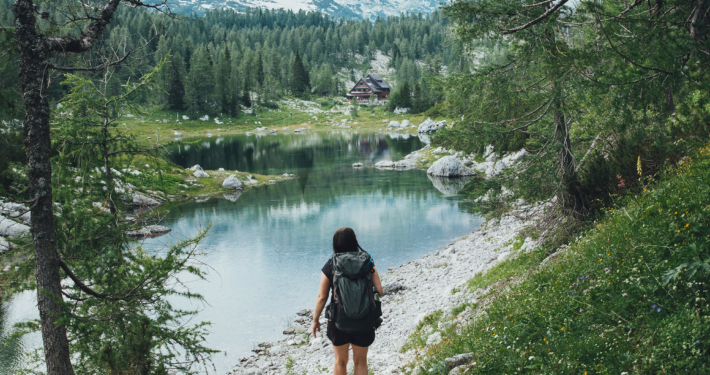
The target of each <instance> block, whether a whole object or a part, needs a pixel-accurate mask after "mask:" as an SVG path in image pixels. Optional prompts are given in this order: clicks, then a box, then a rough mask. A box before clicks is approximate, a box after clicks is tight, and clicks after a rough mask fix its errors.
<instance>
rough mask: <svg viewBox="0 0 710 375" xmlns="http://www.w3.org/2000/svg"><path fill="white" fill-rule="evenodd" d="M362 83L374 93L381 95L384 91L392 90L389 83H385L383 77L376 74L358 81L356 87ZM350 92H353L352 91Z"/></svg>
mask: <svg viewBox="0 0 710 375" xmlns="http://www.w3.org/2000/svg"><path fill="white" fill-rule="evenodd" d="M360 81H362V82H365V84H367V85H368V86H370V89H371V90H372V92H373V93H380V92H382V90H390V89H391V87H390V85H389V84H388V83H387V82H385V80H384V79H382V77H380V76H379V75H377V74H374V73H373V74H368V75H367V77H365V78H361V79H360V80H359V81H357V83H356V84H355V86H357V85H358V84H360ZM354 88H355V87H353V89H354ZM350 91H352V89H351V90H350Z"/></svg>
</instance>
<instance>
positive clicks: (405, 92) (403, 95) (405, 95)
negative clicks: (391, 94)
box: [397, 81, 412, 108]
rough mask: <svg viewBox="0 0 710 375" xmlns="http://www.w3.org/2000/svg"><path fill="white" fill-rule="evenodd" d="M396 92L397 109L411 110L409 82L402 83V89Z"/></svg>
mask: <svg viewBox="0 0 710 375" xmlns="http://www.w3.org/2000/svg"><path fill="white" fill-rule="evenodd" d="M398 91H399V95H397V98H398V103H397V107H400V108H412V91H411V90H410V89H409V82H407V81H404V83H403V84H402V87H401V88H400V89H399V90H398Z"/></svg>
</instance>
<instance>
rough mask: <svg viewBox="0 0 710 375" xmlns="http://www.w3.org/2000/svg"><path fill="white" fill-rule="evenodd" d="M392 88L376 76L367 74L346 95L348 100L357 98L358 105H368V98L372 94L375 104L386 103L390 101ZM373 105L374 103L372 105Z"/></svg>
mask: <svg viewBox="0 0 710 375" xmlns="http://www.w3.org/2000/svg"><path fill="white" fill-rule="evenodd" d="M391 89H392V88H391V87H390V85H389V84H388V83H387V82H385V80H384V79H382V77H380V76H378V75H377V74H369V75H368V76H367V77H365V78H361V79H360V80H359V81H358V82H357V83H356V84H355V87H353V88H352V89H351V90H350V92H349V93H348V95H347V96H348V98H357V100H358V102H360V103H369V102H370V96H371V95H373V94H374V98H375V101H376V102H387V101H389V99H390V90H391ZM372 104H374V103H372Z"/></svg>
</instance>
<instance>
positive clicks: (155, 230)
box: [126, 225, 171, 238]
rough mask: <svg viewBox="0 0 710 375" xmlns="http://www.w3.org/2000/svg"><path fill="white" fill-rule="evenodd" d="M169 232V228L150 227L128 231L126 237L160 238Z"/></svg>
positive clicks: (160, 226)
mask: <svg viewBox="0 0 710 375" xmlns="http://www.w3.org/2000/svg"><path fill="white" fill-rule="evenodd" d="M170 231H171V229H170V228H168V227H165V226H162V225H150V226H147V227H145V228H141V229H137V230H132V231H128V232H126V236H127V237H131V238H149V237H160V236H162V235H164V234H167V233H170Z"/></svg>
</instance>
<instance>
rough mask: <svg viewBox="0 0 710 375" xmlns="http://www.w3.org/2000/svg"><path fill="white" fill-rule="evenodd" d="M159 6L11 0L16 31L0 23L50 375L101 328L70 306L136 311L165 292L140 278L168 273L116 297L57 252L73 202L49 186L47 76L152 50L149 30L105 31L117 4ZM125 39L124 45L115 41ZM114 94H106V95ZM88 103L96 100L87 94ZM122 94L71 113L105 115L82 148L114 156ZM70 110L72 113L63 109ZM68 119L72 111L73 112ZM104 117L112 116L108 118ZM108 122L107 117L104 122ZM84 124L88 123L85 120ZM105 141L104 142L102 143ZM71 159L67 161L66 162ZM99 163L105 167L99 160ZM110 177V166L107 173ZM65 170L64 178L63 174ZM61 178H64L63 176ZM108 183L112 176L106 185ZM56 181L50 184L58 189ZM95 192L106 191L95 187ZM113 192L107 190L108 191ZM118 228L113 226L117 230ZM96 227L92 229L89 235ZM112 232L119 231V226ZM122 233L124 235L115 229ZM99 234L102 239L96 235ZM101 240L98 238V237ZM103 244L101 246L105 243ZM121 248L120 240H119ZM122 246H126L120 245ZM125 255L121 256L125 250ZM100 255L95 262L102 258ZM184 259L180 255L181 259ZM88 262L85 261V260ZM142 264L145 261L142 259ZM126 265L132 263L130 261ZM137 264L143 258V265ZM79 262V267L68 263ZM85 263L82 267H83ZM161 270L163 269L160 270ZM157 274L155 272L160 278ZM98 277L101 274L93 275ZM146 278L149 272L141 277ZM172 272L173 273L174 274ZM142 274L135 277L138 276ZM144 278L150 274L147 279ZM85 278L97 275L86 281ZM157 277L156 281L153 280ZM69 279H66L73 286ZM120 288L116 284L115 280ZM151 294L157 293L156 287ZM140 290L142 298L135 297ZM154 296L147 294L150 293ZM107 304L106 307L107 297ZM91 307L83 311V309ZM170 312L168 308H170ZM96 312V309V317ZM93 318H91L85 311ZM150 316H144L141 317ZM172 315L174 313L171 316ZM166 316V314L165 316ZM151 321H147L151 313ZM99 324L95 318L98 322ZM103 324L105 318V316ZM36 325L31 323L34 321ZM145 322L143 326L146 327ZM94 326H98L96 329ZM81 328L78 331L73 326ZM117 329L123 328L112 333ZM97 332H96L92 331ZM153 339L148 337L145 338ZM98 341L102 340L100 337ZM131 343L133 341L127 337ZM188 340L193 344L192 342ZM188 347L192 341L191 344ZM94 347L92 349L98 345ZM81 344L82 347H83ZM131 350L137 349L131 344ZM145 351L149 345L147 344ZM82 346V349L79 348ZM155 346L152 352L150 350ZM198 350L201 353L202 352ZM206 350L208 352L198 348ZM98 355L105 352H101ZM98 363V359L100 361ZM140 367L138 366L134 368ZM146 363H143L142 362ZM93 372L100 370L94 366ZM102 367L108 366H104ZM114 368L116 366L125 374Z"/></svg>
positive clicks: (107, 0)
mask: <svg viewBox="0 0 710 375" xmlns="http://www.w3.org/2000/svg"><path fill="white" fill-rule="evenodd" d="M162 5H164V4H152V5H150V4H145V3H143V2H141V1H139V0H96V1H89V2H84V1H82V2H80V1H68V2H63V3H52V2H49V3H47V2H41V3H35V1H33V0H16V1H15V3H14V4H13V5H12V13H13V15H14V28H9V29H8V28H5V27H3V28H2V30H1V32H3V33H4V34H5V35H6V36H8V38H7V39H9V40H10V41H11V42H12V43H13V44H14V48H15V49H16V51H17V54H18V59H19V64H18V71H17V74H18V77H19V82H18V86H19V89H20V92H22V101H23V104H24V112H25V116H24V121H23V125H24V138H25V139H24V145H25V151H26V158H27V162H26V167H27V178H28V187H29V189H28V196H29V200H28V201H27V202H26V203H28V205H29V207H30V208H29V210H30V213H31V222H30V224H31V230H30V235H31V240H32V241H31V248H32V249H33V252H34V257H33V259H32V261H33V264H34V279H35V284H34V288H35V289H36V293H37V307H38V310H39V322H38V324H37V327H38V328H37V329H38V330H41V334H42V343H43V354H44V360H43V362H44V364H45V366H46V373H47V374H48V375H72V374H74V373H75V368H74V366H73V364H72V358H76V357H75V355H76V354H77V353H73V352H71V351H70V350H71V348H72V347H76V345H82V344H81V342H82V341H84V340H87V339H91V340H92V341H94V343H96V342H95V340H94V339H98V337H101V335H103V334H104V333H106V332H103V333H102V332H94V335H84V334H85V333H86V332H81V329H83V328H87V329H88V328H89V326H84V325H81V319H75V318H74V317H75V315H73V314H78V311H77V310H72V306H74V307H79V308H81V306H84V307H86V308H87V309H90V306H92V305H93V304H92V303H91V301H94V300H95V301H99V302H98V303H97V304H96V305H94V306H98V307H97V308H98V309H99V310H101V311H104V312H105V311H106V310H105V309H106V308H110V306H117V305H116V304H115V302H117V301H123V302H125V303H126V304H127V305H132V306H134V307H137V308H140V306H144V305H143V304H144V303H146V302H148V300H150V299H151V298H154V297H156V296H157V295H161V294H164V293H163V292H165V291H167V290H163V292H160V291H158V294H157V295H156V294H153V292H148V293H144V292H147V291H148V290H147V289H145V288H141V287H142V286H145V285H143V284H142V282H149V283H153V284H151V286H150V287H149V289H153V288H155V287H157V288H162V287H165V286H166V285H170V284H169V280H168V279H169V278H171V276H168V275H167V274H163V275H164V276H166V277H167V278H165V279H163V280H157V279H154V280H153V281H150V280H149V279H146V278H142V279H141V280H142V282H140V281H139V283H138V284H137V285H134V286H133V290H134V291H138V290H139V289H140V290H141V292H140V293H137V294H132V293H131V292H129V293H128V294H125V290H123V291H121V292H122V293H123V294H120V293H121V292H118V293H119V294H114V293H110V294H105V293H103V292H102V291H101V290H100V289H99V291H97V290H96V289H92V288H97V287H106V288H108V289H110V288H111V285H108V286H107V285H106V284H101V285H99V284H94V285H92V284H91V283H89V284H85V283H84V282H83V281H82V276H86V275H82V274H81V273H80V272H79V273H78V272H75V271H77V270H78V271H87V272H89V271H90V270H88V269H86V268H82V264H83V263H81V259H69V258H68V259H63V256H66V255H67V253H66V249H67V248H66V247H63V249H62V251H61V252H60V251H59V249H58V246H57V245H58V243H63V244H67V243H68V241H67V238H65V236H71V234H69V233H64V232H62V233H61V236H60V235H59V232H58V228H57V220H59V221H63V220H64V218H56V215H58V214H59V215H60V216H65V215H66V216H69V215H71V212H70V211H72V210H73V209H74V207H72V206H71V203H69V205H68V206H65V208H64V210H62V211H61V213H60V212H58V211H57V210H55V207H54V203H55V196H54V194H55V191H54V189H53V183H54V182H55V181H60V176H61V174H59V173H55V172H54V171H53V167H52V162H53V161H52V158H53V157H54V154H55V152H56V150H55V149H53V146H52V142H53V139H52V137H51V133H50V119H51V115H52V114H51V111H50V105H49V95H48V90H49V84H50V79H51V77H52V74H55V73H56V72H79V73H80V74H90V73H91V72H99V71H107V72H108V71H111V70H113V68H114V67H118V66H121V65H124V64H126V63H127V62H128V61H129V57H130V56H131V55H133V54H140V53H137V52H138V50H140V49H141V48H146V50H149V49H151V48H152V47H150V46H149V45H150V44H151V42H152V41H153V37H151V36H150V35H145V37H146V39H144V41H145V43H144V44H143V45H134V46H132V47H131V46H129V45H127V44H126V43H125V42H121V41H119V42H118V43H119V44H118V45H116V44H111V43H110V41H109V42H106V41H105V40H104V36H105V35H106V34H108V33H107V31H108V30H109V25H110V23H111V22H112V20H113V19H114V16H115V14H117V13H118V10H119V8H120V7H127V8H151V9H155V10H158V11H160V9H161V6H162ZM148 30H149V31H150V33H151V34H154V31H153V30H150V27H148ZM120 43H123V44H120ZM74 82H75V83H76V84H77V85H78V86H79V87H78V88H77V89H78V90H79V91H82V89H83V88H84V87H86V86H87V85H89V84H91V82H90V81H81V82H80V81H74ZM103 82H104V83H106V84H107V86H106V87H104V88H102V89H101V90H98V91H96V92H95V93H94V94H87V95H88V96H85V97H84V98H86V99H90V98H91V97H95V96H96V95H99V96H100V95H107V93H108V92H110V91H111V90H109V89H108V84H109V83H110V82H111V79H110V77H106V78H104V81H103ZM109 95H111V94H109ZM76 100H77V101H75V102H74V103H79V102H83V103H88V102H87V101H85V100H83V99H78V98H77V99H76ZM90 100H93V99H90ZM119 101H120V98H116V97H113V98H109V99H107V100H105V101H104V102H103V104H104V106H100V107H96V108H89V107H86V111H76V112H74V115H75V117H74V119H72V120H71V121H72V122H73V123H75V124H77V125H78V124H82V122H81V117H82V116H84V115H85V114H87V113H90V112H93V113H100V114H101V116H104V117H103V120H99V121H98V122H97V123H95V127H93V128H91V129H92V130H94V131H93V133H92V135H91V136H88V135H87V133H86V132H78V133H77V134H79V139H82V140H81V141H78V144H79V147H83V148H86V147H84V146H89V145H90V147H92V148H94V149H96V150H101V151H99V153H100V154H103V155H105V156H108V157H109V159H111V158H113V157H112V156H110V155H117V153H116V150H115V149H112V148H111V146H109V144H110V142H112V141H113V140H115V137H114V135H115V134H114V135H112V134H110V130H109V129H110V128H111V127H112V126H114V125H115V117H114V116H116V112H115V110H113V109H112V108H110V106H111V105H112V104H117V103H119ZM67 113H69V112H67ZM70 116H71V115H70ZM106 119H109V120H106ZM107 121H108V122H107ZM85 126H92V125H86V124H85ZM92 137H100V138H102V139H103V140H104V141H102V142H103V143H101V142H98V141H97V142H94V141H92ZM107 142H108V143H107ZM109 159H103V160H101V158H96V157H92V160H94V161H95V162H97V163H99V164H103V163H104V162H106V161H107V160H109ZM71 165H72V164H69V166H71ZM103 165H104V166H105V165H106V164H103ZM104 172H105V173H107V174H108V176H109V177H110V175H111V171H110V168H108V169H107V170H105V171H104ZM64 175H67V173H66V172H65V173H64ZM62 181H64V180H62ZM110 183H111V182H110V181H109V184H110ZM61 186H62V185H61V184H58V185H56V186H55V187H61ZM96 191H103V189H101V188H99V189H98V190H96ZM108 193H109V194H110V193H112V192H111V191H109V192H108ZM107 199H108V200H109V202H108V209H107V211H108V213H107V214H108V215H109V217H108V221H105V223H106V222H117V219H116V217H115V214H116V207H115V206H114V205H113V204H112V203H111V202H110V200H111V198H110V195H109V197H108V198H107ZM77 219H79V221H77V222H78V223H86V224H91V225H92V226H93V225H94V224H97V222H96V221H92V220H86V217H85V216H81V215H79V216H77ZM116 228H118V227H116ZM96 230H100V228H94V233H97V232H96ZM115 233H119V232H118V231H116V232H115ZM120 233H122V232H120ZM97 238H100V237H97ZM71 241H73V242H74V243H75V244H81V239H80V238H71ZM99 242H100V241H99ZM104 245H106V244H104ZM121 246H122V245H121ZM80 247H82V248H84V249H87V248H86V246H83V245H81V246H80ZM122 248H123V247H122ZM123 254H125V253H123ZM100 258H101V257H98V258H96V259H95V260H100ZM178 258H182V260H178ZM185 259H186V258H183V257H182V256H178V257H177V258H175V260H178V263H174V266H175V267H177V268H173V271H170V272H171V273H172V272H174V271H175V270H177V269H180V268H181V267H184V265H185V264H184V263H181V262H184V261H185ZM84 260H86V259H84ZM144 261H146V262H148V263H143V262H144ZM151 262H152V264H153V265H154V266H158V265H159V264H164V263H161V261H160V260H159V259H157V258H152V257H149V258H143V259H142V260H140V261H139V262H137V263H134V264H135V265H136V266H137V267H138V268H136V269H133V271H135V272H137V273H136V274H135V275H136V276H138V274H140V273H141V272H144V271H145V270H144V269H140V267H143V266H146V265H148V264H151ZM156 262H157V263H156ZM129 263H130V262H129ZM140 263H143V264H142V265H141V264H140ZM74 265H76V266H77V267H76V268H73V266H74ZM84 265H85V264H84ZM110 270H111V271H113V272H123V271H124V270H123V269H119V268H116V269H110ZM96 271H98V269H96V268H94V269H93V271H90V272H96ZM158 273H163V272H162V271H160V272H158ZM158 273H155V274H154V275H156V276H157V274H158ZM104 275H105V274H104ZM96 276H98V277H101V274H99V275H96ZM144 276H147V275H145V274H144ZM173 276H174V274H173ZM64 277H68V278H69V279H71V280H72V281H73V284H72V285H67V286H64V285H63V284H62V278H64ZM138 278H140V276H138ZM149 278H152V276H150V277H149ZM84 280H97V279H91V278H87V279H84ZM154 282H155V283H154ZM70 284H71V283H70ZM114 284H115V285H117V284H116V283H114ZM153 291H156V290H155V289H154V290H153ZM138 294H140V295H141V296H140V297H138ZM151 295H152V296H151ZM65 296H66V297H67V298H68V299H69V301H72V302H69V301H64V297H65ZM134 297H135V298H139V299H140V298H148V300H145V299H144V300H143V301H142V302H138V303H137V301H138V300H132V298H134ZM106 301H110V303H109V304H105V303H104V302H106ZM87 311H88V310H87ZM116 313H118V314H120V313H121V312H120V311H114V312H113V313H108V314H114V315H105V316H114V317H116V316H117V315H115V314H116ZM167 314H168V315H170V314H171V313H170V312H168V313H167ZM99 315H101V314H99ZM89 316H90V315H89ZM143 316H144V317H145V318H147V317H148V316H149V315H143ZM173 316H174V315H173ZM166 317H167V316H166ZM149 319H150V318H149ZM97 322H98V321H97ZM104 322H105V321H104ZM74 324H79V326H75V327H73V328H75V330H74V334H75V335H77V336H75V337H74V340H72V342H71V343H70V340H69V339H68V337H67V331H68V327H70V326H73V325H74ZM31 326H32V327H34V325H33V324H32V325H31ZM149 326H150V325H146V327H149ZM97 327H98V326H97ZM76 329H78V330H79V331H77V330H76ZM115 333H118V334H120V332H115ZM97 334H98V335H99V336H96V335H97ZM194 337H195V336H192V337H187V336H184V335H182V334H180V335H178V336H176V337H175V338H176V339H177V340H181V339H189V340H193V338H194ZM146 338H147V339H148V340H150V337H146ZM99 341H100V340H99ZM129 341H130V340H129ZM129 341H126V342H124V343H125V344H131V343H130V342H129ZM193 342H195V341H194V340H193ZM188 345H189V346H191V345H192V344H188ZM99 347H100V345H99V346H98V347H96V349H98V348H99ZM84 349H87V348H86V347H84ZM134 349H135V348H134ZM146 349H147V348H146ZM79 350H80V351H81V349H79ZM155 350H160V349H155V348H154V347H153V349H149V351H153V352H154V353H155ZM200 351H201V350H200ZM82 353H85V354H90V353H93V355H94V356H95V358H97V357H98V356H100V355H101V354H102V353H101V351H100V350H99V351H98V352H97V351H96V350H90V349H89V350H87V351H84V352H82ZM140 353H142V354H148V351H143V350H139V351H138V352H137V354H139V355H140ZM203 353H207V352H203ZM103 354H106V353H105V352H104V353H103ZM98 361H101V360H100V359H98ZM150 361H151V360H150V359H148V358H145V361H144V363H143V364H140V365H139V364H138V363H135V362H134V363H133V364H130V363H128V364H126V363H124V365H126V366H128V367H126V368H124V370H127V369H128V368H130V367H131V366H133V371H141V372H144V371H148V370H149V367H150V365H149V363H150ZM135 366H138V367H135ZM146 366H148V367H146ZM94 370H97V371H98V369H94ZM105 370H108V368H106V369H105ZM124 370H119V371H124Z"/></svg>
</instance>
